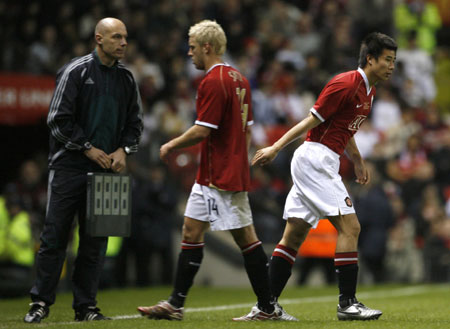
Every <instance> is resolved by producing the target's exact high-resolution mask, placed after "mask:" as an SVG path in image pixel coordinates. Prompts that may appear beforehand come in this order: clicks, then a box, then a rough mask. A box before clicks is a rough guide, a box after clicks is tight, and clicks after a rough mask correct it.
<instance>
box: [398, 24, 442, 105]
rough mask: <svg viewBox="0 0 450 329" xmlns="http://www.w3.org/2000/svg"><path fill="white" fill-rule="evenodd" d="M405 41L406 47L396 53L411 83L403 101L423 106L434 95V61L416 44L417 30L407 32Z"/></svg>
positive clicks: (431, 99)
mask: <svg viewBox="0 0 450 329" xmlns="http://www.w3.org/2000/svg"><path fill="white" fill-rule="evenodd" d="M407 41H408V43H407V45H406V47H405V48H400V49H399V50H398V53H397V61H398V62H401V63H403V69H404V74H405V78H406V79H407V81H408V83H410V84H411V86H410V88H409V93H408V95H407V96H405V101H406V102H407V103H408V104H409V105H411V106H415V107H421V106H422V107H423V106H425V105H427V104H429V103H430V102H431V101H433V99H434V98H435V97H436V84H435V82H434V63H433V59H432V57H431V55H430V54H429V53H427V52H426V51H425V50H423V49H420V48H419V47H418V46H417V31H415V30H412V31H410V32H408V35H407Z"/></svg>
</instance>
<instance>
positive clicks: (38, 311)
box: [23, 302, 50, 323]
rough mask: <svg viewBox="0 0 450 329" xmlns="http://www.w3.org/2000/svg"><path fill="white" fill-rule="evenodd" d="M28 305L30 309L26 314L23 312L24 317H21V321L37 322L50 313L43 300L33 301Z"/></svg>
mask: <svg viewBox="0 0 450 329" xmlns="http://www.w3.org/2000/svg"><path fill="white" fill-rule="evenodd" d="M30 305H31V308H30V310H29V311H28V313H27V314H25V317H24V318H23V321H25V322H27V323H39V322H41V320H42V319H45V318H46V317H47V316H48V314H49V313H50V309H49V308H48V306H46V305H45V303H44V302H34V303H31V304H30Z"/></svg>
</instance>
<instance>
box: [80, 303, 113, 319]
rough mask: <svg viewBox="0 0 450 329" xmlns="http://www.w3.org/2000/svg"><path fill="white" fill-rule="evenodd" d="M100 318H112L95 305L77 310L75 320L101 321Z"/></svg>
mask: <svg viewBox="0 0 450 329" xmlns="http://www.w3.org/2000/svg"><path fill="white" fill-rule="evenodd" d="M99 320H111V318H108V317H106V316H104V315H103V314H102V313H100V309H99V308H98V307H95V306H88V307H83V308H80V309H78V310H75V321H99Z"/></svg>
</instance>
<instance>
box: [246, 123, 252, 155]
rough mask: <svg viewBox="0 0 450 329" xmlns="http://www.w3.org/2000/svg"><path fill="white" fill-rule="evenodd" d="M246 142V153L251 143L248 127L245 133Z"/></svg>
mask: <svg viewBox="0 0 450 329" xmlns="http://www.w3.org/2000/svg"><path fill="white" fill-rule="evenodd" d="M245 137H246V141H247V151H248V150H250V145H251V143H252V129H251V127H250V126H247V131H246V135H245Z"/></svg>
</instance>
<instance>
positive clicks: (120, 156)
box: [109, 147, 127, 173]
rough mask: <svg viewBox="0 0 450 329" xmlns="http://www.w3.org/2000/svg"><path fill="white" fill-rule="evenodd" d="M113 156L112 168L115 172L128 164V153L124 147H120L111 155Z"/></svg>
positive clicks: (122, 169)
mask: <svg viewBox="0 0 450 329" xmlns="http://www.w3.org/2000/svg"><path fill="white" fill-rule="evenodd" d="M109 157H110V158H111V169H112V171H114V172H119V173H120V172H122V171H124V170H125V167H126V166H127V155H126V153H125V151H124V150H123V148H121V147H119V148H118V149H117V150H116V151H115V152H113V153H111V154H110V155H109Z"/></svg>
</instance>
